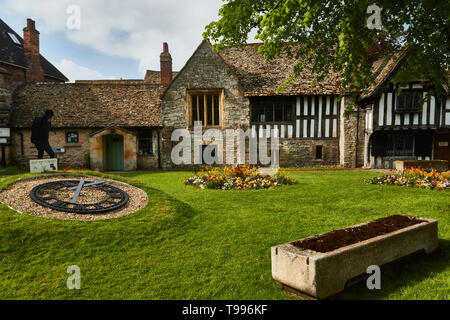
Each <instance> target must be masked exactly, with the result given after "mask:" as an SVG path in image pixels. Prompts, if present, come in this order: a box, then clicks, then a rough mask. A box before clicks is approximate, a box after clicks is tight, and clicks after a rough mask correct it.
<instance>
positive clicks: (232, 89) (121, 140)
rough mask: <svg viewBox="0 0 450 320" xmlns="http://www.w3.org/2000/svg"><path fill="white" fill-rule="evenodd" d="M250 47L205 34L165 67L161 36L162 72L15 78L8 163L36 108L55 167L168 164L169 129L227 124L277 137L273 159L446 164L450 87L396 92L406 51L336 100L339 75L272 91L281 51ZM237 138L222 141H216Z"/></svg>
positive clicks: (287, 67) (221, 128) (305, 76)
mask: <svg viewBox="0 0 450 320" xmlns="http://www.w3.org/2000/svg"><path fill="white" fill-rule="evenodd" d="M291 45H292V44H291ZM258 46H259V44H249V45H246V46H243V47H239V48H226V49H224V50H223V51H220V52H215V51H214V50H213V49H212V46H211V44H210V43H209V41H202V43H201V44H200V45H199V47H198V48H197V49H196V51H195V52H194V53H193V55H192V56H191V57H190V59H189V60H188V61H187V63H186V64H185V66H184V67H183V68H182V69H181V70H180V71H179V72H173V71H172V58H171V56H170V53H169V50H168V46H167V44H166V43H164V44H163V52H162V53H161V56H160V62H161V69H160V70H161V71H152V70H149V71H147V74H146V76H145V79H143V80H109V81H106V80H105V81H76V82H75V83H72V84H58V83H25V84H22V85H20V86H17V88H16V89H15V90H14V92H13V93H12V94H10V95H9V98H8V99H10V100H11V101H13V104H12V105H13V106H14V108H13V110H12V113H11V121H10V125H11V127H12V129H13V130H12V132H13V134H12V140H11V142H12V145H11V150H10V153H9V160H10V161H11V162H17V161H24V160H25V162H26V160H28V159H30V158H33V157H35V156H36V150H35V149H34V147H33V146H32V145H31V143H30V127H31V122H32V119H33V118H34V117H35V116H39V115H40V114H42V113H43V112H44V110H45V109H53V111H54V113H55V116H54V118H53V119H52V126H53V128H54V129H53V131H52V133H51V138H50V144H51V145H52V146H53V147H54V148H56V151H57V157H58V158H59V162H60V165H61V166H66V165H71V166H73V167H82V166H87V165H90V166H91V167H92V168H93V169H95V170H102V171H105V170H106V171H110V170H111V171H113V170H136V169H157V168H163V169H166V168H172V167H174V166H175V164H174V163H173V161H172V158H171V154H172V151H173V147H174V146H175V145H176V144H177V143H178V141H172V133H173V132H174V130H175V129H187V130H188V131H190V132H192V130H193V125H194V122H201V123H202V126H203V129H209V128H214V129H217V130H218V132H220V133H221V134H222V135H223V136H224V137H226V131H227V129H242V130H244V131H247V130H248V132H250V134H251V135H256V136H259V137H261V136H265V137H270V136H276V137H278V138H279V139H280V164H281V165H289V166H317V165H342V166H345V167H363V166H364V167H377V168H391V167H393V161H394V160H396V159H404V160H406V159H423V160H426V159H442V160H450V159H449V158H450V153H449V150H450V149H449V145H448V144H449V141H450V98H449V95H448V87H447V86H446V87H445V88H444V91H445V92H446V95H445V96H444V97H443V98H440V99H438V98H437V97H432V98H431V99H429V100H427V101H426V103H425V104H423V103H422V102H423V98H424V97H425V95H426V92H427V90H429V88H428V87H427V84H426V82H423V81H422V82H413V83H411V84H410V85H409V86H408V87H407V88H404V90H402V94H401V95H400V96H398V95H397V93H396V90H395V89H396V88H395V87H394V86H393V84H392V83H391V79H392V77H393V75H395V72H396V70H397V68H398V66H399V65H400V63H402V61H403V58H404V57H403V56H400V57H397V59H391V60H389V61H385V60H383V59H380V60H378V61H376V62H375V63H374V67H373V70H374V73H375V76H376V84H375V85H374V86H373V87H371V88H369V90H368V92H367V93H365V94H364V95H362V94H361V95H360V96H359V97H358V99H357V100H356V101H355V100H353V98H350V97H347V96H343V97H341V98H339V92H340V79H339V74H336V73H331V74H330V75H329V76H327V77H326V78H325V79H324V80H323V81H322V82H320V83H318V84H317V85H316V86H314V87H312V86H311V85H310V84H311V81H312V80H313V79H314V78H315V75H314V74H311V73H309V72H307V71H304V72H302V74H301V75H300V76H298V77H297V78H296V79H295V80H294V81H293V82H291V83H289V84H288V85H286V86H285V87H284V88H283V90H281V91H280V92H279V93H278V92H277V89H278V88H279V87H280V86H281V85H283V83H284V82H285V81H286V80H288V78H289V77H290V76H291V74H292V72H293V68H294V65H295V63H293V62H292V61H291V60H290V59H288V58H287V57H286V56H281V57H278V58H276V59H275V60H273V61H271V62H269V63H265V61H264V58H263V57H262V56H261V55H260V54H259V53H258ZM1 74H2V73H1V72H0V75H1ZM4 74H5V75H6V73H4ZM6 78H7V77H6V76H5V79H6ZM4 87H6V86H4ZM3 91H5V90H3ZM0 100H1V88H0ZM0 102H1V101H0ZM350 106H352V109H351V110H350V111H349V110H348V109H349V107H350ZM346 111H347V112H346ZM235 143H236V141H235V140H234V139H230V140H229V141H227V140H225V145H235ZM210 147H213V149H215V150H216V153H218V154H217V155H216V156H220V155H223V158H224V159H225V158H227V156H233V157H234V156H235V155H227V154H226V151H224V150H221V149H220V148H218V146H217V144H216V142H214V141H211V140H208V139H204V140H202V141H201V145H200V148H210ZM202 150H203V149H202ZM246 153H247V154H246V156H247V158H246V162H248V160H249V159H248V156H249V155H248V150H246ZM190 156H191V158H192V157H193V155H192V154H191V155H190Z"/></svg>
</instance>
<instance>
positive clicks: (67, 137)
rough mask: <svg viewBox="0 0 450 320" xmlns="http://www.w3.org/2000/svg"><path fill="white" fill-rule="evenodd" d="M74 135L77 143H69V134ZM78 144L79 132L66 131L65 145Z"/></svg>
mask: <svg viewBox="0 0 450 320" xmlns="http://www.w3.org/2000/svg"><path fill="white" fill-rule="evenodd" d="M71 133H75V134H76V135H77V141H76V142H73V141H71V142H69V134H71ZM79 143H80V131H66V144H70V145H74V144H79Z"/></svg>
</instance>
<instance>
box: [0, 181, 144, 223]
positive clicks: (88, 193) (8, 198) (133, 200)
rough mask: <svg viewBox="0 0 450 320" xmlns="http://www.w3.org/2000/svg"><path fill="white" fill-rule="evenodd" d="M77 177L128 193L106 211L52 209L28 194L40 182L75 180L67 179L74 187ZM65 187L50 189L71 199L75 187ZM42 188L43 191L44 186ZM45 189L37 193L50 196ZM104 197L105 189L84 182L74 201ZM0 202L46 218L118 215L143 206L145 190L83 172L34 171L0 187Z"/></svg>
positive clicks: (87, 219) (18, 210) (90, 217)
mask: <svg viewBox="0 0 450 320" xmlns="http://www.w3.org/2000/svg"><path fill="white" fill-rule="evenodd" d="M80 180H84V181H85V182H103V183H104V184H106V185H110V186H112V187H116V188H118V189H120V190H122V191H123V192H125V193H126V194H127V195H128V201H127V202H126V203H125V204H124V205H122V206H121V207H119V208H116V209H111V210H110V211H103V212H89V213H84V214H79V213H75V212H65V211H61V210H56V209H53V208H50V207H44V206H42V205H40V204H38V203H37V202H35V201H33V200H32V199H31V197H30V191H31V190H33V189H34V188H36V187H39V186H41V185H43V184H47V183H54V182H61V181H77V183H76V184H74V183H73V182H72V183H71V185H73V186H74V187H75V188H76V187H77V186H78V184H79V182H80ZM65 189H67V188H60V189H59V190H54V192H55V195H56V197H57V198H58V199H60V200H62V201H65V202H71V201H72V199H73V196H74V195H75V191H74V190H70V192H69V191H65ZM43 191H45V189H44V190H43ZM47 191H48V192H47V193H46V192H42V193H40V195H41V196H43V197H45V196H46V195H47V196H50V195H51V191H52V190H51V188H50V190H47ZM107 198H109V196H108V193H107V192H106V191H104V190H102V189H99V188H94V187H90V186H84V187H83V188H81V192H80V193H79V196H78V199H77V203H78V204H83V205H88V204H92V203H98V202H101V201H104V200H105V199H107ZM116 201H118V200H116ZM0 202H2V203H4V204H6V205H7V206H9V207H10V208H11V209H13V210H16V211H17V212H18V213H20V214H22V213H24V214H28V215H32V216H37V217H41V218H50V219H61V220H82V221H94V220H103V219H112V218H118V217H121V216H125V215H128V214H132V213H134V212H136V211H139V210H140V209H142V208H144V207H145V206H146V204H147V202H148V196H147V193H145V192H144V190H142V189H139V188H137V187H134V186H132V185H130V184H127V183H124V182H121V181H117V180H112V179H107V178H103V177H96V176H90V175H86V174H75V173H57V174H48V175H37V176H32V177H26V178H21V179H18V180H16V181H15V182H13V183H12V184H10V185H9V186H8V187H7V188H6V189H4V190H1V191H0Z"/></svg>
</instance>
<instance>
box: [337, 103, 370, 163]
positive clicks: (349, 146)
mask: <svg viewBox="0 0 450 320" xmlns="http://www.w3.org/2000/svg"><path fill="white" fill-rule="evenodd" d="M350 105H351V99H350V98H349V97H344V98H343V99H342V102H341V115H340V117H341V121H340V137H339V139H340V141H339V154H340V164H341V165H343V166H344V167H346V168H357V167H363V166H364V154H365V124H366V112H365V110H361V109H359V108H354V109H353V110H352V111H349V112H348V113H347V114H346V115H344V113H345V110H346V109H347V107H349V106H350Z"/></svg>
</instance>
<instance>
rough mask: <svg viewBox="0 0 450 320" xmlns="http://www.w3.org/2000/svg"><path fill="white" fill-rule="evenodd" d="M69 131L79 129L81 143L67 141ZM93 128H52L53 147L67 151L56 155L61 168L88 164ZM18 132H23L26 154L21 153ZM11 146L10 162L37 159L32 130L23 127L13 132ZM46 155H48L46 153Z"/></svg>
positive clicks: (51, 139) (50, 139)
mask: <svg viewBox="0 0 450 320" xmlns="http://www.w3.org/2000/svg"><path fill="white" fill-rule="evenodd" d="M68 131H71V132H73V131H77V132H78V136H79V143H66V133H67V132H68ZM91 131H92V130H86V129H84V130H62V129H57V130H52V131H51V132H50V135H49V143H50V146H51V147H52V148H65V153H58V154H57V155H56V157H57V158H58V164H59V167H60V169H63V168H64V167H66V166H69V165H70V166H72V167H74V168H77V167H78V168H79V167H82V166H85V165H87V163H86V161H85V155H86V154H87V153H89V132H91ZM18 132H21V133H22V134H23V151H24V155H23V156H22V154H21V137H20V134H19V133H18ZM11 143H12V145H11V148H10V158H9V162H10V163H12V164H17V162H18V161H19V160H20V159H21V158H22V157H24V158H27V159H37V149H36V147H35V146H34V144H32V143H31V130H29V129H23V130H20V131H13V132H12V139H11ZM44 156H45V157H48V155H47V154H46V153H44Z"/></svg>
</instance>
